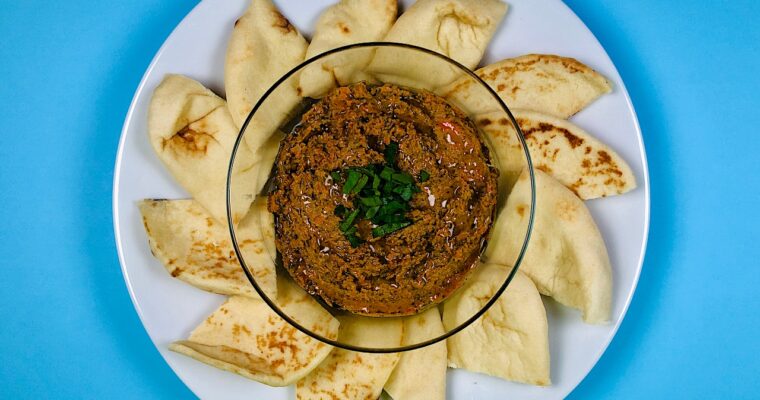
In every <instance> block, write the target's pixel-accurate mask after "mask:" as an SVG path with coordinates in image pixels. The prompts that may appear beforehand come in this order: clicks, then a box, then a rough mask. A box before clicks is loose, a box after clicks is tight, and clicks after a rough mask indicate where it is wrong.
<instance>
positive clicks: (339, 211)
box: [335, 204, 348, 217]
mask: <svg viewBox="0 0 760 400" xmlns="http://www.w3.org/2000/svg"><path fill="white" fill-rule="evenodd" d="M346 212H348V209H347V208H346V206H344V205H343V204H338V205H337V206H336V207H335V215H337V216H339V217H342V216H344V215H346Z"/></svg>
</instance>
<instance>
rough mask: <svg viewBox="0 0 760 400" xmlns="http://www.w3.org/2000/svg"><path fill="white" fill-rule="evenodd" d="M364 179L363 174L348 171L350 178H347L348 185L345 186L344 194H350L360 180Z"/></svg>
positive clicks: (351, 170)
mask: <svg viewBox="0 0 760 400" xmlns="http://www.w3.org/2000/svg"><path fill="white" fill-rule="evenodd" d="M361 177H362V174H360V173H359V172H357V171H355V170H353V169H349V170H348V178H346V183H345V184H344V185H343V194H349V193H351V190H353V189H354V186H356V184H357V183H358V182H359V179H360V178H361Z"/></svg>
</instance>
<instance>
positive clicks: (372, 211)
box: [364, 206, 380, 220]
mask: <svg viewBox="0 0 760 400" xmlns="http://www.w3.org/2000/svg"><path fill="white" fill-rule="evenodd" d="M378 211H380V206H374V207H370V208H368V209H367V212H366V213H364V218H366V219H370V220H371V219H372V218H373V217H374V216H375V215H377V212H378Z"/></svg>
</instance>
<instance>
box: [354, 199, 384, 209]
mask: <svg viewBox="0 0 760 400" xmlns="http://www.w3.org/2000/svg"><path fill="white" fill-rule="evenodd" d="M359 201H360V202H361V203H362V204H363V205H365V206H367V207H375V206H381V205H383V200H382V199H381V198H380V197H379V196H372V197H360V198H359Z"/></svg>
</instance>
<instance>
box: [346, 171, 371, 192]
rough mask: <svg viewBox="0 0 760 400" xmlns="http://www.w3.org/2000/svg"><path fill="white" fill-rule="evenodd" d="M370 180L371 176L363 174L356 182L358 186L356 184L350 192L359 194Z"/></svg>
mask: <svg viewBox="0 0 760 400" xmlns="http://www.w3.org/2000/svg"><path fill="white" fill-rule="evenodd" d="M368 181H369V176H367V175H362V176H361V178H359V181H358V182H356V186H354V187H353V188H352V189H351V191H350V192H349V193H351V194H357V193H359V192H361V190H362V189H364V186H366V185H367V182H368Z"/></svg>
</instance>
